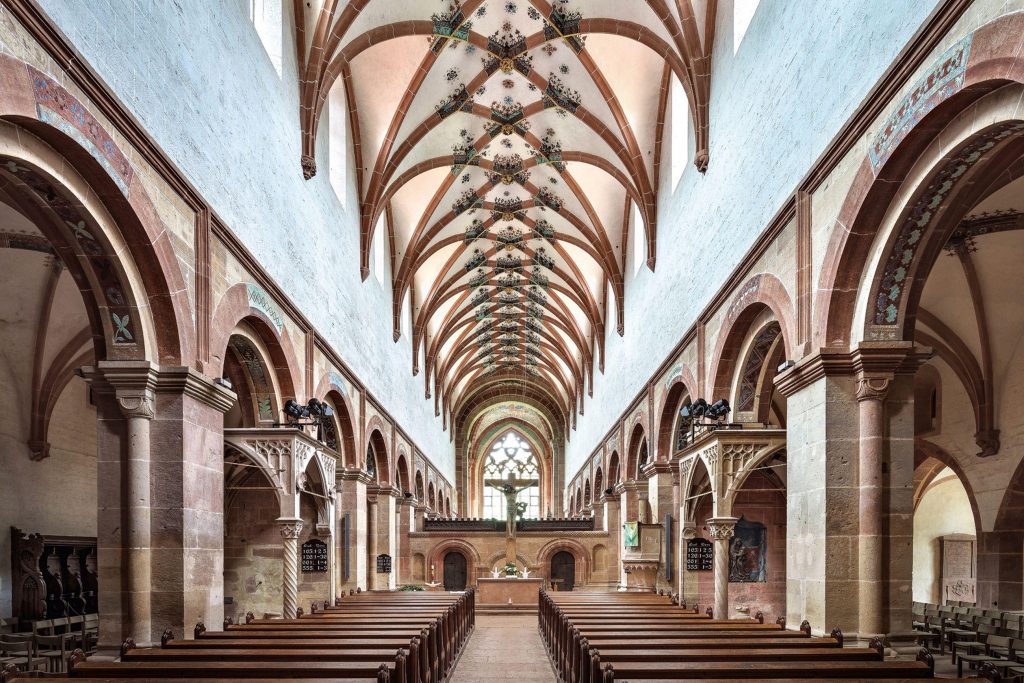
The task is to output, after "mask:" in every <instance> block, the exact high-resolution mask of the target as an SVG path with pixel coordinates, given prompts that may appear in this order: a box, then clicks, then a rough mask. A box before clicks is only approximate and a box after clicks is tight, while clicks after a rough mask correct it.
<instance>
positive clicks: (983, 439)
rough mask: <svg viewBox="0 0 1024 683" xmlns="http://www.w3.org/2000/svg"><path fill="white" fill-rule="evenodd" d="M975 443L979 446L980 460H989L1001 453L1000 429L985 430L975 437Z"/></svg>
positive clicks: (978, 454)
mask: <svg viewBox="0 0 1024 683" xmlns="http://www.w3.org/2000/svg"><path fill="white" fill-rule="evenodd" d="M974 443H976V444H978V448H980V449H981V450H980V451H978V453H977V456H978V457H979V458H988V457H990V456H993V455H995V454H997V453H998V452H999V430H998V429H983V430H981V431H979V432H978V433H977V434H975V435H974Z"/></svg>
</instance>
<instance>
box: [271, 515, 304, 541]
mask: <svg viewBox="0 0 1024 683" xmlns="http://www.w3.org/2000/svg"><path fill="white" fill-rule="evenodd" d="M277 523H278V525H280V531H281V538H285V539H288V538H298V537H299V535H300V534H301V533H302V520H301V519H298V518H288V517H284V518H281V519H278V520H277Z"/></svg>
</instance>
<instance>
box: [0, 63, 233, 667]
mask: <svg viewBox="0 0 1024 683" xmlns="http://www.w3.org/2000/svg"><path fill="white" fill-rule="evenodd" d="M0 72H2V73H4V74H5V77H4V79H2V83H0V160H2V161H0V202H2V203H3V204H5V205H6V206H8V207H13V208H14V210H15V211H16V212H17V213H19V214H21V215H22V216H23V217H25V219H26V221H27V222H28V223H29V224H31V225H33V226H34V227H35V229H36V230H38V233H39V236H38V237H34V238H32V239H29V240H27V242H26V245H25V246H30V245H29V244H28V243H33V244H36V245H38V247H39V248H42V249H45V250H48V251H49V253H52V254H53V255H54V256H55V257H56V258H58V259H59V260H60V262H61V264H62V266H63V267H64V268H66V269H67V272H68V273H69V274H70V276H71V278H72V279H73V280H74V282H75V286H76V287H77V288H78V289H79V291H80V292H81V301H82V302H83V304H84V305H83V307H82V311H83V319H87V323H86V326H85V327H87V329H88V332H86V333H85V334H84V335H83V336H81V337H79V338H76V339H75V340H72V341H70V342H68V343H67V344H66V346H65V352H64V353H60V354H58V355H57V357H56V358H55V361H56V362H55V363H54V364H52V367H51V368H50V372H48V373H46V374H41V375H40V377H41V380H45V381H46V384H47V391H45V392H38V394H37V396H34V397H33V396H26V397H24V402H25V404H26V405H34V406H35V407H34V409H33V411H34V412H33V415H32V419H31V420H30V422H31V425H30V430H31V433H30V434H27V435H26V442H27V443H28V446H29V448H30V451H29V452H30V455H31V457H33V458H36V459H41V458H46V457H48V456H49V455H50V454H51V445H52V443H54V442H56V443H58V450H57V451H54V454H55V455H59V454H60V448H61V446H62V445H63V441H62V440H61V439H56V438H55V436H54V435H52V434H51V430H52V427H53V425H54V423H53V421H52V418H53V416H54V415H55V414H58V415H60V416H61V419H62V420H63V419H64V416H65V413H64V411H66V410H68V409H69V408H71V406H70V404H68V403H67V402H66V400H65V399H64V398H63V397H64V395H65V393H66V391H67V390H66V389H65V390H64V391H62V390H61V387H73V386H78V384H77V383H78V380H76V379H73V378H74V377H75V376H76V374H77V375H78V376H81V377H82V378H83V379H85V380H86V381H87V382H89V383H90V385H91V387H90V392H91V396H92V402H93V404H94V405H95V406H96V416H97V418H98V419H100V420H102V421H103V422H102V424H103V427H104V428H103V429H102V430H98V431H97V437H96V453H97V455H98V458H97V461H96V481H97V482H98V483H99V486H98V499H99V500H102V501H103V510H104V514H103V515H97V517H96V519H97V521H96V523H95V529H94V530H93V531H92V534H89V535H93V534H94V535H96V536H98V537H101V538H103V539H104V551H105V552H110V551H113V550H117V551H123V552H122V555H121V557H122V560H123V561H122V564H118V563H116V562H100V563H98V576H97V579H98V585H99V611H100V613H101V634H102V636H101V639H102V640H101V645H103V646H106V647H112V646H116V643H117V642H120V640H121V638H123V637H124V636H131V637H133V638H135V640H136V641H137V642H140V643H142V642H151V641H152V632H153V628H154V627H153V624H154V623H159V626H160V628H163V627H164V625H167V626H171V627H176V628H179V629H180V628H182V627H183V625H184V624H185V623H186V622H189V621H193V622H194V621H195V620H196V619H197V618H199V617H200V616H201V615H206V616H207V618H213V619H219V615H220V614H221V612H222V609H223V606H222V601H221V599H220V592H219V590H218V588H217V586H219V579H218V578H217V574H218V566H219V565H218V561H217V559H216V558H217V556H218V554H219V552H220V550H219V547H218V546H219V543H217V542H215V540H216V536H217V533H216V531H215V532H214V533H212V534H211V535H209V536H205V537H203V538H201V539H199V540H198V543H184V542H183V539H182V538H181V536H180V535H179V536H178V537H177V538H176V537H175V533H174V532H169V533H166V534H164V535H162V536H160V537H159V538H156V537H154V536H153V535H152V534H151V529H150V526H149V525H148V524H146V523H145V522H146V520H148V519H149V510H150V508H151V507H159V508H162V509H163V510H164V511H165V515H166V519H167V521H168V524H169V525H170V527H171V528H177V529H181V530H184V529H187V528H192V527H195V526H196V525H197V524H198V523H199V522H198V517H202V518H203V520H204V522H208V523H209V524H208V526H212V527H213V529H214V530H216V529H218V528H219V525H220V524H221V517H220V515H221V510H220V504H219V501H216V500H214V501H207V500H202V501H200V500H198V498H197V496H198V495H199V494H198V490H196V491H184V492H181V491H179V492H178V495H177V496H175V495H174V494H173V493H169V492H166V491H163V490H159V488H158V487H152V486H151V484H152V479H151V474H150V472H151V464H153V463H156V466H158V467H160V468H162V469H161V471H162V472H164V473H165V474H166V475H167V476H184V473H185V472H186V471H187V470H189V469H190V468H192V467H193V466H195V465H199V466H200V467H202V466H205V464H206V463H207V462H208V461H210V460H212V459H213V454H212V453H211V452H210V450H209V449H204V448H196V449H195V450H194V451H192V450H188V445H189V444H194V443H203V441H202V439H203V438H204V437H203V436H202V435H201V432H203V431H205V430H206V427H204V426H202V425H207V424H211V425H213V424H217V423H218V422H219V417H218V414H219V412H220V411H223V410H224V409H226V407H227V392H225V391H222V390H221V389H220V388H219V387H214V386H213V385H211V384H209V383H208V382H207V381H206V380H204V379H203V378H202V377H200V376H199V375H198V374H196V373H194V372H192V371H190V370H189V369H188V367H186V366H193V364H194V361H195V355H196V354H195V348H194V345H193V336H192V316H191V306H190V302H189V294H188V291H189V290H188V288H187V287H186V286H185V281H184V278H183V277H182V274H181V271H180V268H179V265H178V263H177V260H176V258H175V256H174V252H173V250H172V248H171V245H170V241H169V240H170V237H169V234H168V232H167V231H166V230H165V228H164V226H163V224H162V223H161V222H160V220H159V218H158V217H157V213H156V211H155V210H154V207H153V204H152V202H151V200H150V198H149V196H148V195H147V193H146V190H145V189H144V188H143V185H142V183H140V182H137V177H136V173H137V171H136V169H135V168H134V166H133V165H132V163H131V162H130V161H129V159H128V157H127V156H126V155H125V154H124V153H123V152H122V150H121V149H120V148H119V146H118V144H117V143H116V142H115V141H114V140H113V138H112V137H111V134H110V133H109V132H108V131H107V129H106V128H105V127H104V125H103V124H101V123H100V122H98V121H97V120H96V119H95V118H94V117H93V115H92V113H91V112H90V111H89V109H88V108H87V107H85V106H83V105H82V103H81V102H79V101H78V100H77V99H76V98H75V97H74V96H72V95H71V94H70V93H69V92H68V91H67V90H65V89H64V87H63V86H62V85H61V84H60V81H59V79H54V78H50V77H49V76H48V75H47V74H45V73H43V72H41V71H39V70H37V69H35V68H33V67H31V66H29V65H27V64H25V63H23V62H20V61H18V60H16V59H14V58H12V57H10V56H9V55H2V56H0ZM40 253H41V252H40ZM54 284H55V285H56V287H57V288H56V289H55V290H54V291H55V292H56V293H57V296H56V297H55V298H54V299H53V300H54V301H55V302H56V301H59V300H60V298H61V296H62V295H61V294H60V289H61V286H60V278H59V277H57V278H56V279H55V280H54ZM24 286H25V283H20V287H24ZM54 310H55V309H52V308H51V311H54ZM72 319H73V318H72V317H69V318H68V320H69V321H70V320H72ZM157 331H159V334H157ZM54 338H56V337H55V336H54ZM76 341H79V342H80V343H77V344H76V343H75V342H76ZM90 341H91V344H90ZM90 346H91V348H89V347H90ZM73 347H74V348H73ZM30 348H32V347H31V346H30ZM58 365H60V367H58ZM83 365H85V367H81V366H83ZM32 366H33V365H32V363H31V362H30V363H29V365H28V367H32ZM41 370H45V368H41ZM186 387H188V389H187V391H188V392H189V393H188V394H187V395H186V394H185V393H184V392H185V391H186ZM55 411H58V412H55ZM188 411H192V412H191V413H189V414H190V420H188V421H186V420H185V419H184V417H183V415H184V413H185V412H188ZM75 412H76V414H78V415H81V416H83V417H84V415H83V414H82V413H81V412H80V411H78V410H77V409H76V410H75ZM155 416H158V417H160V420H158V421H156V422H153V418H154V417H155ZM66 424H70V423H69V422H68V423H66ZM63 426H64V424H62V428H63ZM151 438H152V439H155V440H157V441H158V442H160V443H182V444H185V445H186V448H185V450H184V452H182V451H179V450H176V449H173V448H172V449H165V450H163V451H161V452H159V453H157V452H155V451H154V452H153V453H151V452H150V443H151ZM197 439H198V441H197ZM216 441H217V439H216V438H214V437H212V436H211V438H209V440H208V441H206V443H216ZM83 442H84V443H88V441H87V440H85V439H83ZM14 457H17V455H14ZM26 457H29V455H26ZM5 470H6V471H7V472H8V474H9V475H12V476H8V477H7V478H6V479H7V481H8V482H10V483H11V485H14V486H23V487H25V490H29V488H30V487H29V484H28V481H27V480H22V479H20V478H19V477H16V476H13V475H14V474H15V473H14V471H13V470H9V469H7V468H5ZM202 478H203V477H202V476H199V477H197V488H198V489H201V490H206V488H205V487H202V486H199V484H200V483H202V482H200V481H198V480H199V479H202ZM55 490H60V488H59V487H58V488H57V489H55ZM5 497H6V496H5ZM128 501H134V502H135V504H129V502H128ZM128 534H132V535H133V538H134V539H135V541H136V542H134V543H133V544H132V547H131V548H128V547H127V544H126V542H125V539H126V537H127V535H128ZM154 551H158V552H154ZM207 559H208V560H209V561H207ZM192 562H197V563H198V565H199V569H198V570H197V571H196V572H195V573H194V574H193V575H192V576H191V577H190V579H191V580H192V581H193V583H194V586H195V591H194V593H189V594H187V595H186V594H181V595H180V596H179V597H180V599H179V597H174V596H170V598H169V599H167V600H162V601H160V602H159V603H157V602H155V601H154V600H153V594H152V592H151V585H150V579H149V577H150V576H151V575H152V574H153V573H154V572H155V573H159V575H160V576H161V577H166V578H167V580H169V581H174V580H181V579H182V578H183V576H184V573H185V571H186V567H189V566H192ZM128 567H132V570H131V571H128V570H127V568H128Z"/></svg>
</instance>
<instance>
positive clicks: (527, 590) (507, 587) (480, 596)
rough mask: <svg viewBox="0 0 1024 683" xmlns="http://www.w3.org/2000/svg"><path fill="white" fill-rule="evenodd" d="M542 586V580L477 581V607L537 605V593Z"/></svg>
mask: <svg viewBox="0 0 1024 683" xmlns="http://www.w3.org/2000/svg"><path fill="white" fill-rule="evenodd" d="M543 586H544V579H542V578H530V579H519V578H511V579H506V578H500V579H492V578H490V577H487V578H480V579H477V582H476V590H477V594H476V599H477V604H478V605H534V606H536V605H537V591H539V590H540V589H541V588H542V587H543Z"/></svg>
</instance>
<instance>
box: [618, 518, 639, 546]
mask: <svg viewBox="0 0 1024 683" xmlns="http://www.w3.org/2000/svg"><path fill="white" fill-rule="evenodd" d="M622 529H623V534H622V540H623V543H622V545H623V546H625V547H626V548H639V547H640V524H639V523H638V522H626V523H625V524H623V525H622Z"/></svg>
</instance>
